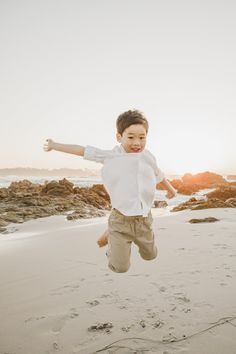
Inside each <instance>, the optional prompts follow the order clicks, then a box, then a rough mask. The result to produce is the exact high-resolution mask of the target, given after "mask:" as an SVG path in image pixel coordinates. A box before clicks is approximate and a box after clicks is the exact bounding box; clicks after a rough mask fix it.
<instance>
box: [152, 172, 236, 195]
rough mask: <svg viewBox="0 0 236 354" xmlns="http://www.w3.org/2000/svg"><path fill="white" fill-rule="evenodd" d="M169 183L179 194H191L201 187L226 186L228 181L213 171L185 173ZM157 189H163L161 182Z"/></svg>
mask: <svg viewBox="0 0 236 354" xmlns="http://www.w3.org/2000/svg"><path fill="white" fill-rule="evenodd" d="M170 183H171V185H172V186H173V187H174V188H175V189H176V190H177V191H178V193H180V194H184V195H191V194H193V193H196V192H198V191H199V190H201V189H206V188H217V187H219V186H224V185H225V186H227V185H229V183H228V182H227V181H226V180H225V179H224V178H223V177H222V176H221V175H218V174H216V173H213V172H203V173H198V174H196V175H192V174H191V173H186V174H185V175H184V176H182V178H181V179H174V180H172V181H170ZM158 189H163V186H162V184H161V183H160V184H158Z"/></svg>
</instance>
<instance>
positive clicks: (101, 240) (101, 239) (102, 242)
mask: <svg viewBox="0 0 236 354" xmlns="http://www.w3.org/2000/svg"><path fill="white" fill-rule="evenodd" d="M97 244H98V246H99V247H104V246H106V245H107V244H108V231H107V230H106V231H105V232H104V233H103V234H102V236H100V237H99V239H98V240H97Z"/></svg>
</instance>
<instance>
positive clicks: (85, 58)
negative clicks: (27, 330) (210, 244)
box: [0, 0, 236, 175]
mask: <svg viewBox="0 0 236 354" xmlns="http://www.w3.org/2000/svg"><path fill="white" fill-rule="evenodd" d="M235 15H236V3H235V2H232V1H229V0H226V1H223V0H222V1H209V0H205V1H203V0H199V1H198V2H194V1H189V0H180V1H178V2H177V1H174V0H170V1H168V2H164V1H158V0H148V1H144V0H139V1H135V0H126V1H125V0H119V1H118V0H112V1H111V0H100V1H95V0H86V1H85V0H70V1H65V0H61V1H56V0H49V1H45V0H42V1H40V2H37V1H27V0H20V1H16V0H13V1H11V2H7V1H0V39H1V56H0V64H1V65H0V75H1V82H0V97H1V99H0V116H1V130H0V147H1V159H0V168H1V169H2V168H16V166H21V167H29V168H47V169H57V168H73V169H83V168H89V169H99V168H100V166H99V165H97V164H95V163H92V162H88V161H85V160H83V159H82V158H81V157H77V156H75V155H69V154H63V153H59V152H49V153H46V152H44V151H43V144H44V142H45V139H47V138H52V139H53V140H55V141H57V142H62V143H68V144H81V145H94V146H97V147H100V148H104V149H110V148H113V146H114V145H115V144H116V140H115V133H116V132H115V120H116V118H117V116H118V115H119V114H120V113H121V112H123V111H126V110H128V109H134V108H136V109H139V110H141V111H142V112H144V114H145V115H146V117H147V118H148V120H149V123H150V132H149V134H148V144H147V148H148V149H150V150H151V152H152V153H153V154H154V155H155V156H156V157H157V161H158V165H159V167H160V168H161V169H162V170H163V171H164V172H165V173H166V174H178V175H181V174H183V173H186V172H190V173H193V174H194V173H198V172H204V171H212V172H215V173H219V174H223V175H227V174H236V159H235V151H236V143H235V131H236V119H235V117H236V102H235V97H236V67H235V62H236V48H235V34H236V22H235Z"/></svg>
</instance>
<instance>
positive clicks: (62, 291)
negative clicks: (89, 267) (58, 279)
mask: <svg viewBox="0 0 236 354" xmlns="http://www.w3.org/2000/svg"><path fill="white" fill-rule="evenodd" d="M79 288H80V285H79V284H70V285H64V286H61V287H60V288H56V289H54V290H53V291H52V293H51V295H53V296H54V295H63V294H66V293H69V292H74V291H77V290H78V289H79Z"/></svg>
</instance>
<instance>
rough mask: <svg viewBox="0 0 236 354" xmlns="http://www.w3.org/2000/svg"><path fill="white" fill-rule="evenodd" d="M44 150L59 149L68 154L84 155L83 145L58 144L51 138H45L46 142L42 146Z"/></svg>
mask: <svg viewBox="0 0 236 354" xmlns="http://www.w3.org/2000/svg"><path fill="white" fill-rule="evenodd" d="M43 148H44V151H51V150H55V151H61V152H65V153H68V154H73V155H79V156H84V150H85V148H84V146H81V145H70V144H60V143H56V142H55V141H53V140H52V139H47V140H46V143H45V144H44V146H43Z"/></svg>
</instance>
